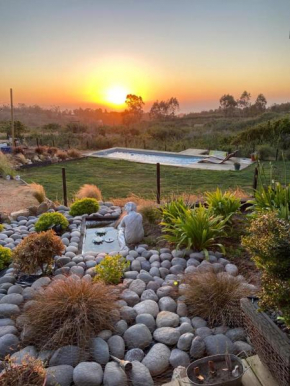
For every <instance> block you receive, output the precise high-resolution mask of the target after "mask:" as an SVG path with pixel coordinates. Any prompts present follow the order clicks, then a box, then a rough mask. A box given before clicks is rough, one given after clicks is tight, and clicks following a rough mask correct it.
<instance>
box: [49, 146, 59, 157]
mask: <svg viewBox="0 0 290 386" xmlns="http://www.w3.org/2000/svg"><path fill="white" fill-rule="evenodd" d="M57 152H58V148H57V147H54V146H52V147H49V148H48V149H47V153H48V154H50V155H55V154H56V153H57Z"/></svg>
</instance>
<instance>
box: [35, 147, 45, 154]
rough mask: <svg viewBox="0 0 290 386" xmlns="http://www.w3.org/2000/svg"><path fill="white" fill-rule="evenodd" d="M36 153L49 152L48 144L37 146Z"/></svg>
mask: <svg viewBox="0 0 290 386" xmlns="http://www.w3.org/2000/svg"><path fill="white" fill-rule="evenodd" d="M35 153H36V154H46V153H47V146H38V147H36V148H35Z"/></svg>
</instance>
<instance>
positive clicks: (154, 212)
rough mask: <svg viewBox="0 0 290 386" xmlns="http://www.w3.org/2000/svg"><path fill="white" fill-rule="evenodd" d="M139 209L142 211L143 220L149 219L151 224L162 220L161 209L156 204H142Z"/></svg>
mask: <svg viewBox="0 0 290 386" xmlns="http://www.w3.org/2000/svg"><path fill="white" fill-rule="evenodd" d="M138 211H139V213H141V215H142V217H143V220H144V221H148V223H149V224H152V225H156V224H158V223H160V221H161V211H160V208H158V207H157V206H156V204H153V203H150V204H145V205H141V206H140V208H139V210H138Z"/></svg>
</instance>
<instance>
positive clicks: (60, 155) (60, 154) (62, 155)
mask: <svg viewBox="0 0 290 386" xmlns="http://www.w3.org/2000/svg"><path fill="white" fill-rule="evenodd" d="M56 156H57V157H58V158H59V159H61V160H62V161H64V160H66V159H67V158H68V155H67V152H65V151H62V150H58V151H57V153H56Z"/></svg>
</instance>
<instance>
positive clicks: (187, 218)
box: [162, 205, 228, 257]
mask: <svg viewBox="0 0 290 386" xmlns="http://www.w3.org/2000/svg"><path fill="white" fill-rule="evenodd" d="M227 221H228V218H223V217H222V216H216V215H215V214H214V213H213V212H212V211H210V210H208V209H206V208H205V207H204V206H202V205H199V206H198V207H196V208H194V209H191V210H187V211H185V212H184V213H183V215H182V216H180V217H178V218H175V219H173V218H172V217H170V218H169V222H168V223H167V222H166V221H165V220H163V222H162V225H163V232H164V233H165V235H164V238H165V239H166V240H167V241H169V242H170V243H172V244H175V245H176V247H177V248H180V247H181V246H183V247H186V248H193V249H195V250H198V251H204V253H205V255H206V257H208V249H209V248H212V247H219V248H220V249H221V250H222V251H223V252H224V247H223V245H222V244H220V243H217V239H218V238H220V237H223V236H225V235H226V233H225V226H226V222H227Z"/></svg>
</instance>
